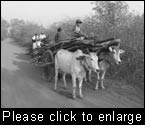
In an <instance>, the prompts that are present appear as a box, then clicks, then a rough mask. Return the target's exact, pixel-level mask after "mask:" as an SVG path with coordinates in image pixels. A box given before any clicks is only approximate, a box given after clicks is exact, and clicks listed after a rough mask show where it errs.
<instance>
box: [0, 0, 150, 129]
mask: <svg viewBox="0 0 150 130" xmlns="http://www.w3.org/2000/svg"><path fill="white" fill-rule="evenodd" d="M149 5H150V0H145V110H146V112H145V116H146V118H145V124H146V125H142V126H136V125H131V126H130V125H108V126H106V125H102V126H100V125H88V126H87V125H83V126H82V125H78V126H77V125H72V126H70V125H69V126H68V125H57V126H55V125H52V126H50V125H45V126H44V125H41V126H37V125H21V126H17V125H13V126H10V125H8V126H0V129H1V130H7V129H11V130H16V129H21V130H34V129H36V130H62V129H63V130H79V129H81V130H91V129H101V130H110V129H115V130H122V129H125V130H126V129H132V130H141V129H143V130H147V129H150V83H149V81H150V6H149Z"/></svg>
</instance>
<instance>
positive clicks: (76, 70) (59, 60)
mask: <svg viewBox="0 0 150 130" xmlns="http://www.w3.org/2000/svg"><path fill="white" fill-rule="evenodd" d="M88 68H89V69H91V70H94V71H95V72H96V71H99V67H98V57H97V55H96V53H90V54H89V55H87V54H84V53H83V52H82V51H81V50H77V51H76V52H70V51H67V50H64V49H61V50H59V51H58V52H57V53H56V55H55V90H56V86H57V79H58V71H59V69H60V70H61V71H63V72H64V73H63V81H64V85H65V88H66V87H67V85H66V80H65V77H66V74H67V73H69V74H71V76H72V84H73V98H76V79H78V80H79V95H80V97H81V98H82V97H83V95H82V82H83V79H84V78H86V69H88Z"/></svg>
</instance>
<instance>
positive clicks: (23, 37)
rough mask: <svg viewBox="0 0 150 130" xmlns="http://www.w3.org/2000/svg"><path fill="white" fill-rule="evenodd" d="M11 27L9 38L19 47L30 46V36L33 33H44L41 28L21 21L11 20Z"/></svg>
mask: <svg viewBox="0 0 150 130" xmlns="http://www.w3.org/2000/svg"><path fill="white" fill-rule="evenodd" d="M11 25H12V28H11V30H10V33H11V38H13V39H14V40H15V41H16V42H17V43H19V45H21V46H30V45H31V44H32V36H33V35H34V34H35V33H38V34H39V33H41V32H45V31H46V30H45V29H44V28H43V27H42V26H39V25H37V24H33V23H29V22H26V23H25V22H24V21H23V20H18V19H14V20H12V21H11Z"/></svg>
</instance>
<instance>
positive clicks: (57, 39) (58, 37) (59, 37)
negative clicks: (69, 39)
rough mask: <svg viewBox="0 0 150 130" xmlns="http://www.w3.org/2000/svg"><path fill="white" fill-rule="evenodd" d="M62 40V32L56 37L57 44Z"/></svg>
mask: <svg viewBox="0 0 150 130" xmlns="http://www.w3.org/2000/svg"><path fill="white" fill-rule="evenodd" d="M61 40H62V34H61V32H57V33H56V35H55V42H59V41H61Z"/></svg>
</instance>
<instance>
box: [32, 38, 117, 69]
mask: <svg viewBox="0 0 150 130" xmlns="http://www.w3.org/2000/svg"><path fill="white" fill-rule="evenodd" d="M118 43H120V39H118V38H110V39H107V40H102V41H98V40H93V39H87V40H76V39H71V40H65V41H60V42H58V43H51V44H46V45H45V46H43V47H41V48H37V49H35V50H34V51H33V53H35V54H37V56H36V57H34V58H32V59H31V60H30V64H33V65H35V66H39V67H46V66H48V65H52V64H54V56H55V54H56V52H57V51H58V50H60V49H66V50H69V51H71V52H74V51H76V50H77V49H80V50H82V51H83V52H84V53H88V52H97V51H100V50H101V49H104V48H106V47H108V46H110V45H115V44H118Z"/></svg>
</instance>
